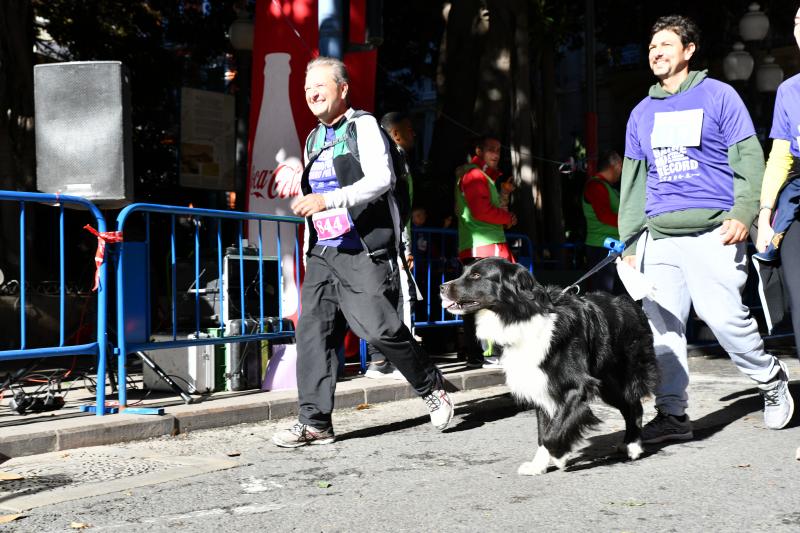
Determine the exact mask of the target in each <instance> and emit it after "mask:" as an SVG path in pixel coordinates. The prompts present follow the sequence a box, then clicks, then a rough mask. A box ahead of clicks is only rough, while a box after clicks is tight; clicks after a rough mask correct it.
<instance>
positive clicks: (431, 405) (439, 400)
mask: <svg viewBox="0 0 800 533" xmlns="http://www.w3.org/2000/svg"><path fill="white" fill-rule="evenodd" d="M422 401H424V402H425V405H426V406H427V407H428V412H429V413H430V415H431V424H433V427H435V428H436V429H445V428H446V427H447V426H448V424H450V421H451V420H452V419H453V411H454V407H453V401H452V400H451V399H450V396H449V395H448V394H447V392H446V391H445V390H444V389H436V390H432V391H431V392H430V394H426V395H425V396H423V397H422Z"/></svg>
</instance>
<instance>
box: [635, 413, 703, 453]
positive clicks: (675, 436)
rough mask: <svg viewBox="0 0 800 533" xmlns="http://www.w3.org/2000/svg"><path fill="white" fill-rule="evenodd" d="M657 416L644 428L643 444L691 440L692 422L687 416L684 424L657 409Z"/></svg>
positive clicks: (692, 434)
mask: <svg viewBox="0 0 800 533" xmlns="http://www.w3.org/2000/svg"><path fill="white" fill-rule="evenodd" d="M656 411H657V413H656V416H655V418H653V419H652V420H651V421H650V422H648V423H647V424H645V426H644V428H642V443H644V444H657V443H659V442H666V441H670V440H691V439H693V438H694V433H693V432H692V421H691V420H689V417H688V416H686V415H685V416H686V418H685V420H683V421H682V422H681V421H680V420H679V419H678V418H677V417H676V416H673V415H671V414H669V413H665V412H664V411H661V410H660V409H658V408H656Z"/></svg>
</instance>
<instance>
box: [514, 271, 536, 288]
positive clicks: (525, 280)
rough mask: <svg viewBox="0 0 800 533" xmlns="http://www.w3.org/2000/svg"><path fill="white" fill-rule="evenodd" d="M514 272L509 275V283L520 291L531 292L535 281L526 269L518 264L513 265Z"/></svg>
mask: <svg viewBox="0 0 800 533" xmlns="http://www.w3.org/2000/svg"><path fill="white" fill-rule="evenodd" d="M513 268H514V271H513V273H512V275H511V283H512V284H513V285H514V286H515V287H517V289H518V290H519V291H520V292H522V291H526V292H527V291H532V290H533V289H534V288H535V287H536V279H535V278H534V277H533V274H531V273H530V272H528V269H527V268H525V267H524V266H522V265H520V264H515V265H513Z"/></svg>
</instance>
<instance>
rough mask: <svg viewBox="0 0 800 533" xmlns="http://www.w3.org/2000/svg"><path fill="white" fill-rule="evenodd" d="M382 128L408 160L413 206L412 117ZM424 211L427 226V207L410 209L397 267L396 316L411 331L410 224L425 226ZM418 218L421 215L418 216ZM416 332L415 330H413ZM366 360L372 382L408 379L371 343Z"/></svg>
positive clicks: (391, 116)
mask: <svg viewBox="0 0 800 533" xmlns="http://www.w3.org/2000/svg"><path fill="white" fill-rule="evenodd" d="M381 128H383V129H384V130H385V131H386V133H388V134H389V137H391V138H392V140H393V141H394V142H395V144H397V147H398V148H400V151H401V152H402V153H403V155H404V156H405V157H406V181H407V183H408V200H409V202H411V204H410V205H413V202H414V181H413V178H412V176H411V170H410V168H409V166H408V157H409V155H410V153H411V150H413V149H414V143H415V140H416V133H414V126H413V124H412V123H411V118H410V117H409V116H408V115H406V114H405V113H400V112H397V111H390V112H388V113H386V114H385V115H383V117H382V118H381ZM418 209H422V224H424V223H425V221H424V218H425V216H426V214H425V209H424V208H416V209H412V210H411V216H410V217H409V220H408V221H406V223H405V224H404V226H403V235H402V248H403V254H404V255H405V264H403V263H402V261H400V263H399V264H398V269H399V271H400V283H401V287H400V288H401V290H402V295H401V298H400V299H399V300H398V306H397V313H398V314H399V315H400V318H401V319H402V320H403V323H404V324H405V325H406V326H407V327H408V328H409V329H412V323H411V307H412V306H413V303H414V302H415V301H417V299H418V297H419V294H418V291H417V286H416V284H415V283H414V280H413V277H412V275H411V269H412V268H414V255H413V254H412V248H413V246H412V243H411V227H410V226H411V224H415V225H422V224H416V223H415V222H414V212H415V210H418ZM417 216H418V217H419V215H417ZM412 333H413V331H412ZM367 360H368V361H369V364H368V365H367V371H366V372H365V373H364V375H365V376H366V377H368V378H371V379H380V378H392V379H397V380H402V379H405V378H404V377H403V374H401V373H400V371H399V370H397V368H395V366H394V365H393V364H392V362H391V361H389V360H387V359H386V357H384V355H383V354H382V353H381V352H380V350H378V349H377V348H376V347H375V346H373V345H372V344H367Z"/></svg>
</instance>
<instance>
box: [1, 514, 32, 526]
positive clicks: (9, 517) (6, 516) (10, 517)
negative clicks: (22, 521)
mask: <svg viewBox="0 0 800 533" xmlns="http://www.w3.org/2000/svg"><path fill="white" fill-rule="evenodd" d="M24 516H27V515H24V514H4V515H0V524H8V523H9V522H13V521H14V520H17V519H19V518H22V517H24Z"/></svg>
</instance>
